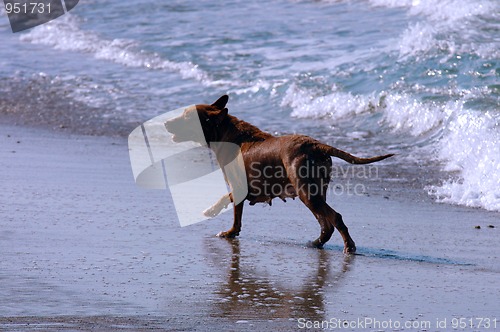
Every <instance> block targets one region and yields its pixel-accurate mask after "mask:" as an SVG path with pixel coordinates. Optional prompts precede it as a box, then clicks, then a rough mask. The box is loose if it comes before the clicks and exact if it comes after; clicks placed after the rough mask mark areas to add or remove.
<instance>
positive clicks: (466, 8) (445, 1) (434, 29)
mask: <svg viewBox="0 0 500 332" xmlns="http://www.w3.org/2000/svg"><path fill="white" fill-rule="evenodd" d="M370 4H371V5H373V6H383V7H389V8H406V9H407V12H408V15H409V16H411V17H414V18H416V19H418V21H417V22H413V23H410V24H409V26H408V28H407V29H406V30H405V31H404V32H403V33H402V34H401V36H400V39H399V41H398V48H399V55H400V60H406V59H409V58H412V57H417V58H418V57H422V56H436V55H439V53H440V52H441V53H444V54H443V55H444V59H443V61H446V60H448V59H449V57H451V56H453V55H455V54H460V53H469V54H475V55H477V56H479V57H481V58H488V59H495V58H498V57H499V54H500V52H499V49H498V45H497V42H496V31H498V18H499V10H498V9H499V7H498V2H495V1H491V0H476V1H466V0H406V1H394V0H370ZM471 26H478V27H482V28H481V29H475V28H474V29H471Z"/></svg>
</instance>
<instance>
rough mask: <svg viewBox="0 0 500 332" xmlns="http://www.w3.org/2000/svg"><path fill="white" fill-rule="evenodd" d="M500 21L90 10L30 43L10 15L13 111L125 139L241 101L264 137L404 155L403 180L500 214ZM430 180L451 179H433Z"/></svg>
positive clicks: (455, 12) (369, 13) (313, 9)
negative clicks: (296, 137)
mask: <svg viewBox="0 0 500 332" xmlns="http://www.w3.org/2000/svg"><path fill="white" fill-rule="evenodd" d="M499 9H500V7H499V4H498V2H497V1H493V0H474V1H465V0H447V1H438V0H417V1H415V0H414V1H409V0H408V1H391V0H370V1H314V2H313V1H285V0H276V1H265V2H263V1H260V2H241V1H224V2H218V3H211V2H199V1H182V2H174V3H171V2H169V3H168V4H164V3H156V2H152V1H139V2H138V1H134V2H124V1H117V0H108V1H104V2H103V1H99V2H97V1H86V2H82V3H80V4H78V6H77V7H75V8H74V9H73V10H72V11H71V13H70V14H67V15H64V16H62V17H61V18H59V19H57V20H55V21H53V22H50V23H49V24H46V25H43V26H40V27H36V28H34V29H31V30H29V31H27V32H23V33H19V34H12V33H11V32H10V28H9V26H8V20H7V17H6V16H5V15H3V16H2V18H3V19H2V20H0V38H1V40H2V48H1V49H0V91H1V92H2V94H3V96H2V97H0V99H2V100H0V105H1V107H2V109H3V111H4V112H5V110H6V109H7V110H10V111H11V112H12V110H13V109H16V105H17V109H18V110H19V112H29V113H30V114H33V112H37V113H36V114H37V115H36V116H37V117H42V118H48V119H50V118H51V120H50V123H51V125H53V126H57V122H58V121H62V120H60V118H61V117H62V116H61V114H65V113H69V114H67V115H68V116H69V117H71V116H73V117H74V119H73V120H72V121H69V122H70V125H72V126H74V127H75V126H83V127H93V126H97V125H96V123H99V121H107V122H109V123H110V125H109V126H107V127H104V128H103V130H101V131H99V133H101V134H102V133H104V134H106V133H110V134H111V133H113V134H114V133H117V132H118V133H120V134H121V135H126V133H127V131H128V130H129V129H131V128H133V126H131V125H128V123H130V122H134V123H136V122H142V121H145V120H148V119H149V118H151V117H153V116H156V115H158V114H161V113H163V112H166V111H169V110H172V109H175V108H177V107H179V106H183V105H189V104H193V103H209V102H212V101H214V100H215V99H216V98H217V97H219V96H220V95H221V94H223V93H228V94H229V95H230V96H231V97H230V98H231V99H230V103H229V109H230V111H231V112H232V113H233V114H235V115H236V116H238V117H240V118H243V119H245V120H248V121H250V122H253V123H255V124H256V125H258V126H260V127H262V128H263V129H265V130H268V131H271V132H276V133H290V132H300V133H304V134H308V135H311V136H314V137H316V138H319V139H321V140H323V141H326V142H328V143H330V144H332V145H335V146H338V147H340V148H343V149H346V150H349V151H352V152H353V153H357V154H363V155H369V154H377V153H388V152H393V153H397V154H398V157H397V158H394V159H393V161H392V162H393V163H394V164H393V165H395V166H396V167H398V170H399V174H398V176H399V177H400V178H408V179H414V181H415V183H416V186H418V187H419V188H420V190H421V191H423V192H425V193H429V194H430V195H432V196H435V197H437V198H438V200H440V201H442V202H446V203H453V204H463V205H467V206H473V207H481V208H484V209H488V210H496V211H498V210H500V192H499V188H500V161H499V159H498V156H500V150H499V149H500V148H499V146H500V145H498V141H499V140H500V125H499V121H500V112H499V110H500V101H499V90H498V78H499V75H500V72H499V70H500V69H499V65H498V59H499V49H500V48H499V40H498V34H499V33H498V32H499V29H500V27H499V23H498V22H499V21H500V20H499V17H498V15H499V14H498V13H499V12H500V10H499ZM8 96H14V97H10V98H9V97H8ZM24 96H25V98H24ZM2 101H3V102H2ZM26 105H32V106H34V105H38V107H39V108H43V110H42V111H36V110H33V109H32V108H30V107H27V106H26ZM35 108H36V107H35ZM26 109H29V111H26ZM51 112H54V113H53V114H52V115H51ZM39 113H42V115H40V114H39ZM86 114H92V117H93V119H94V120H95V121H85V120H86V119H85V118H86ZM110 119H112V120H110ZM46 121H49V120H46ZM63 126H69V125H68V124H66V123H65V124H64V125H63ZM402 166H406V167H402ZM426 168H429V169H432V170H437V172H434V171H432V172H431V173H433V175H431V177H430V178H428V179H422V178H423V176H422V172H423V171H424V169H426ZM389 180H391V179H389ZM392 180H398V177H393V178H392Z"/></svg>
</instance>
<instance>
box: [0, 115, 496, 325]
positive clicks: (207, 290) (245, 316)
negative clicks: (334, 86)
mask: <svg viewBox="0 0 500 332" xmlns="http://www.w3.org/2000/svg"><path fill="white" fill-rule="evenodd" d="M388 165H390V164H388ZM0 166H1V169H2V173H1V183H2V190H1V191H0V202H1V204H0V253H1V256H2V259H1V260H0V285H1V287H0V330H2V331H3V330H6V331H22V330H28V329H38V330H44V331H55V330H57V331H75V330H89V329H93V330H95V331H119V330H149V329H159V330H173V331H207V330H208V331H215V330H217V331H219V330H228V331H237V330H248V331H250V330H252V331H254V330H255V331H263V330H274V331H290V330H308V329H307V328H308V327H312V328H311V329H309V330H316V329H319V328H318V325H317V324H318V323H320V322H323V324H324V325H323V327H327V328H329V329H333V327H334V324H336V322H337V320H338V319H340V320H342V321H345V324H348V325H349V326H348V327H346V328H343V330H347V331H349V330H358V331H359V330H362V331H372V330H405V331H420V330H427V331H435V330H440V331H444V330H450V329H452V327H453V326H452V324H453V323H455V322H458V321H457V319H460V318H462V319H463V320H465V322H466V324H469V323H470V324H472V326H469V325H467V326H466V327H464V328H458V329H457V330H480V331H486V330H494V329H492V327H491V328H490V329H487V328H485V326H484V324H485V321H484V320H482V321H480V319H481V318H483V319H490V322H491V324H493V319H496V320H497V321H499V320H500V311H499V310H498V299H499V298H500V285H499V281H500V278H499V277H500V259H499V258H500V246H499V245H498V243H499V238H500V236H499V235H500V233H499V231H500V230H499V229H500V223H499V220H500V218H499V217H500V213H493V212H486V211H483V210H478V209H468V208H462V207H456V206H450V205H445V204H436V203H433V202H432V201H431V200H430V199H423V200H418V199H413V198H408V197H405V194H404V191H403V192H402V191H401V190H397V191H392V190H391V189H390V188H389V189H388V190H387V191H385V192H384V194H371V195H369V196H367V195H362V196H352V195H340V196H335V197H334V198H330V200H329V201H330V202H331V204H332V206H333V207H334V208H335V209H336V210H338V211H339V212H340V213H342V215H343V217H344V221H345V222H346V224H347V225H348V227H349V230H350V232H351V235H352V237H353V238H354V240H355V241H356V244H357V246H358V253H357V254H356V255H344V254H343V253H342V243H341V238H340V236H339V235H338V233H335V234H334V236H333V237H332V239H331V240H330V242H329V243H328V244H327V245H326V246H325V249H324V250H315V249H311V248H307V247H306V243H307V241H309V240H312V239H314V238H316V237H317V235H318V233H319V226H318V224H317V222H316V221H315V220H314V219H313V217H312V215H311V214H310V212H309V211H308V210H307V209H306V208H305V207H303V206H302V205H301V203H300V202H298V201H289V202H287V203H283V202H279V201H275V202H273V206H272V207H268V206H259V205H257V206H254V207H249V206H248V205H247V206H246V207H245V211H244V215H243V230H242V232H241V235H240V237H239V238H238V239H234V240H225V239H220V238H216V237H215V236H214V235H215V234H216V233H218V232H219V231H221V230H225V229H227V228H228V227H229V226H230V223H231V220H232V216H231V213H224V214H221V215H219V216H218V217H216V218H214V219H212V220H210V221H206V222H202V223H198V224H195V225H191V226H188V227H180V226H179V223H178V221H177V219H176V215H175V211H174V208H173V203H172V200H171V198H170V197H169V195H168V192H167V191H161V190H144V189H140V188H138V187H137V186H136V185H135V183H134V180H133V177H132V172H131V168H130V164H129V159H128V150H127V145H126V141H125V140H124V139H123V138H109V137H91V136H78V135H71V134H68V133H55V132H50V131H47V130H44V129H33V128H26V127H20V126H13V125H1V126H0ZM387 167H390V166H387ZM409 197H414V196H411V195H409ZM332 199H334V201H333V202H332ZM490 225H491V226H494V227H493V228H491V227H489V226H490ZM476 226H480V227H481V228H480V229H477V228H476ZM370 319H371V321H372V322H373V324H371V325H368V324H366V323H368V322H370ZM324 321H327V322H328V324H329V325H325V323H324ZM375 322H378V323H379V324H380V325H375ZM389 322H392V325H391V326H389V325H388V324H389ZM407 322H410V324H413V325H404V324H408V323H407ZM427 322H429V324H430V325H427ZM398 323H399V324H401V325H402V326H400V327H399V328H398V327H397V324H398ZM360 324H361V325H360ZM383 324H385V325H383ZM439 324H441V325H439ZM443 324H444V325H443ZM479 324H483V326H480V325H479ZM459 327H460V326H459ZM497 328H500V322H498V323H497Z"/></svg>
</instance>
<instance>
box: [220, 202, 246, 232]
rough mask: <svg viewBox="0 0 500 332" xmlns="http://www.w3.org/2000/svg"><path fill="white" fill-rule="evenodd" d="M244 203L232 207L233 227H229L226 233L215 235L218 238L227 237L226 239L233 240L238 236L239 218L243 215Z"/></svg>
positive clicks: (239, 228)
mask: <svg viewBox="0 0 500 332" xmlns="http://www.w3.org/2000/svg"><path fill="white" fill-rule="evenodd" d="M244 202H245V201H242V202H240V203H238V204H235V205H234V209H233V210H234V220H233V227H231V229H230V230H228V231H226V232H220V233H219V234H217V236H218V237H228V238H233V237H235V236H238V235H240V230H241V216H242V215H243V204H244Z"/></svg>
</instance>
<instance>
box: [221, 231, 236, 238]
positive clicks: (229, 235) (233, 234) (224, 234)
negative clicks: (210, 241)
mask: <svg viewBox="0 0 500 332" xmlns="http://www.w3.org/2000/svg"><path fill="white" fill-rule="evenodd" d="M238 235H239V233H236V232H229V231H228V232H219V233H217V235H216V236H217V237H224V238H227V239H232V238H234V237H236V236H238Z"/></svg>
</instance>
